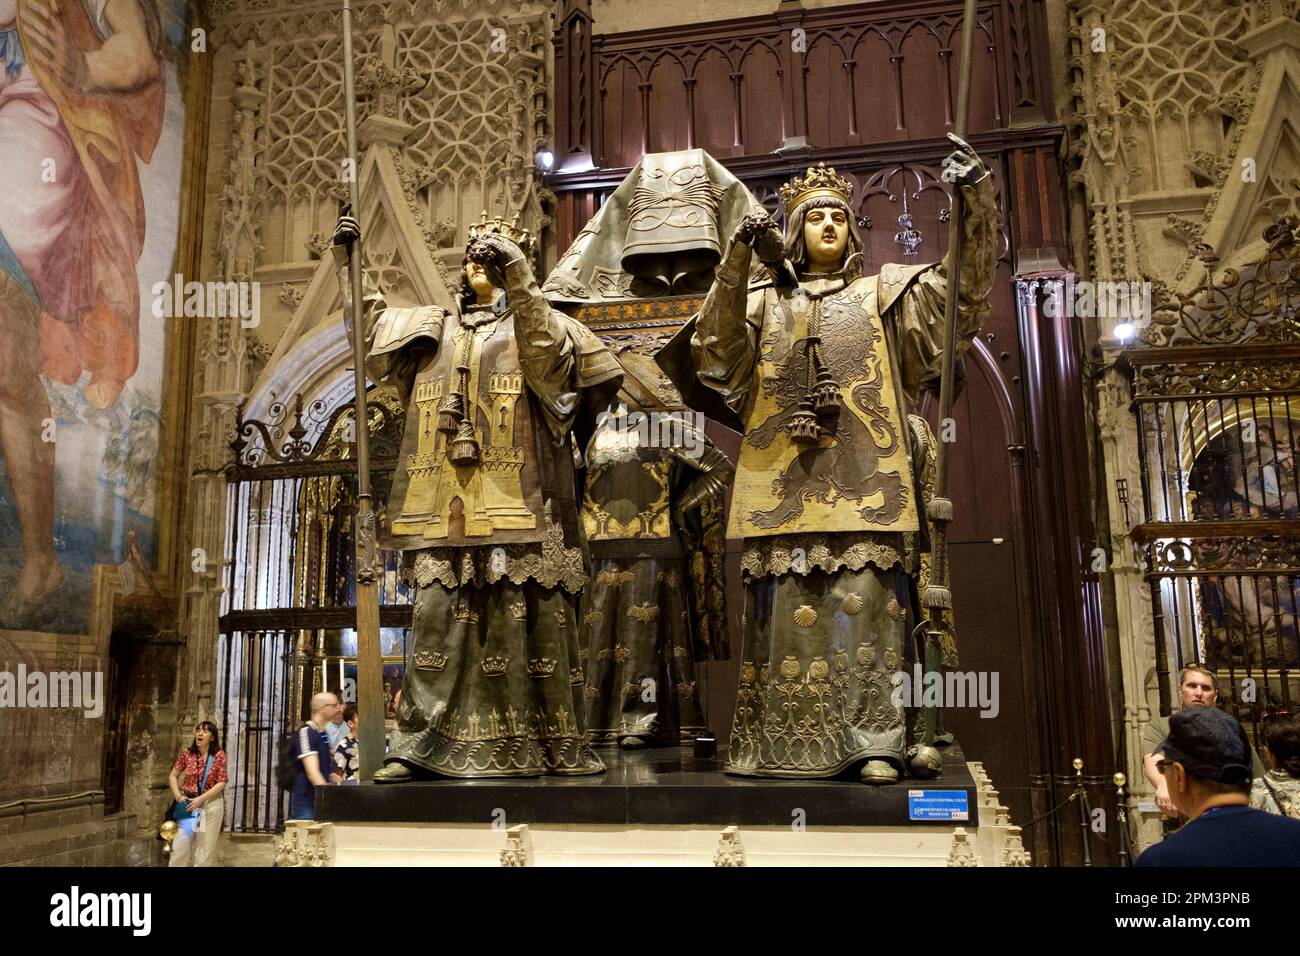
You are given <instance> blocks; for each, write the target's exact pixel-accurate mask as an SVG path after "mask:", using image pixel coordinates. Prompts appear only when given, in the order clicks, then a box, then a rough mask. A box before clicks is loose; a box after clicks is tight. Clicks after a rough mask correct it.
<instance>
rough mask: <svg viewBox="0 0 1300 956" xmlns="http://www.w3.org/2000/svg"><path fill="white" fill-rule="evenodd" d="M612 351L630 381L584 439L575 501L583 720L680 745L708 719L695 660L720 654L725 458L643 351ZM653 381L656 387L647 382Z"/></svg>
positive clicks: (607, 738)
mask: <svg viewBox="0 0 1300 956" xmlns="http://www.w3.org/2000/svg"><path fill="white" fill-rule="evenodd" d="M619 359H620V361H621V362H622V363H623V365H624V368H625V369H626V370H627V372H628V373H629V374H628V376H627V379H626V382H627V384H626V385H625V387H624V390H623V391H621V392H620V393H619V398H618V401H619V405H618V406H617V407H616V408H615V409H613V410H611V413H610V414H608V415H604V416H601V421H600V424H599V425H598V427H597V428H596V432H595V434H594V436H593V437H592V440H591V443H590V446H589V447H588V451H587V482H586V487H585V491H584V496H583V503H582V518H583V523H584V526H585V531H586V535H587V541H588V544H589V547H590V548H591V560H592V583H591V584H590V585H589V586H588V587H587V589H586V591H584V593H583V597H582V625H581V632H580V642H581V645H582V647H583V649H584V650H583V653H584V655H585V660H586V670H587V686H586V689H585V693H586V698H587V700H586V704H587V726H588V728H589V730H590V733H591V737H592V742H593V743H598V744H612V743H616V742H618V741H620V740H623V739H625V738H629V737H636V738H640V739H642V740H646V741H651V742H654V743H658V744H663V745H676V744H678V743H680V742H681V740H682V739H683V738H689V737H693V736H695V735H697V734H698V733H699V732H701V731H702V730H703V729H704V713H703V711H702V709H701V703H700V686H699V681H698V678H697V675H696V664H697V662H699V661H702V660H710V659H720V658H724V657H726V656H727V647H726V641H725V621H724V620H723V618H724V616H725V590H724V581H723V574H722V571H723V561H724V558H725V545H724V544H723V541H722V540H721V539H722V535H723V528H722V521H721V504H722V497H723V494H724V492H725V490H726V487H727V485H728V484H730V481H731V475H732V467H731V463H730V462H729V461H727V458H726V456H725V455H723V454H722V453H721V452H719V451H718V450H717V449H716V448H715V447H713V444H712V443H711V442H710V441H709V440H708V438H707V437H706V436H705V434H704V431H703V428H702V422H698V421H696V419H697V416H695V415H694V414H693V413H691V412H689V411H688V410H686V409H685V408H683V407H682V406H681V404H680V398H679V396H677V395H676V393H675V392H672V387H671V385H669V384H668V383H667V382H666V381H665V382H662V383H656V382H655V381H654V380H655V379H659V378H662V373H661V372H660V371H659V370H658V369H657V368H655V366H654V363H653V361H651V359H650V358H649V357H648V356H644V355H640V354H637V353H636V352H633V351H627V352H624V353H622V354H620V356H619ZM652 384H657V385H658V387H659V388H660V390H661V391H659V392H658V393H657V394H654V395H652V396H647V395H645V394H642V393H643V391H644V390H646V389H649V388H650V387H651V386H652ZM665 392H669V393H671V394H666V393H665ZM652 402H653V403H654V404H652ZM683 512H686V513H685V514H684V513H683ZM684 541H685V542H688V544H687V545H686V546H687V547H688V548H689V549H690V553H689V557H687V556H685V555H684V554H683V544H684Z"/></svg>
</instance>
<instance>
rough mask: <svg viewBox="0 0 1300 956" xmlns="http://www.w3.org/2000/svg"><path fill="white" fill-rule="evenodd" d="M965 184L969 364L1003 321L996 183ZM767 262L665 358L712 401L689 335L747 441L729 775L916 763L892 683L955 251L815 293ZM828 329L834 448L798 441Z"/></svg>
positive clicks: (824, 285)
mask: <svg viewBox="0 0 1300 956" xmlns="http://www.w3.org/2000/svg"><path fill="white" fill-rule="evenodd" d="M961 192H962V194H963V197H964V198H963V201H964V202H965V203H966V206H967V210H968V211H967V215H966V219H965V230H966V231H965V237H964V238H965V243H964V246H963V249H964V259H963V262H962V269H961V278H962V283H961V296H960V304H959V310H960V315H959V318H958V324H959V334H960V335H961V336H962V339H961V341H960V342H959V343H958V349H959V354H960V352H961V351H963V350H964V348H965V346H967V345H968V344H969V339H970V337H971V336H973V335H974V333H975V332H976V330H978V328H979V327H980V324H981V321H982V319H983V317H984V315H986V314H987V310H988V305H987V295H988V291H989V289H990V287H991V285H992V281H993V275H994V270H995V268H996V249H997V241H996V211H995V207H994V203H993V189H992V184H991V181H990V177H989V176H988V175H987V174H986V175H985V176H984V177H983V178H982V179H981V180H980V181H979V182H978V183H976V184H974V185H973V186H963V187H961ZM750 266H751V250H750V247H749V246H748V245H746V244H743V243H733V244H732V246H731V247H730V248H729V249H728V252H727V255H726V257H725V258H724V261H723V264H722V266H721V267H720V268H719V270H718V273H717V277H716V279H715V281H714V284H713V287H712V289H711V290H710V291H709V294H708V296H707V297H706V299H705V303H704V306H703V308H702V309H701V311H700V314H699V315H698V316H697V317H696V318H695V319H693V320H692V321H691V322H690V323H688V325H687V327H686V329H684V330H683V332H682V333H681V334H680V335H679V336H678V339H677V340H675V342H674V344H673V345H670V347H669V349H668V350H667V353H666V354H665V355H664V356H663V358H661V364H662V365H663V366H664V367H665V370H666V371H668V372H669V374H670V375H673V376H674V378H675V380H676V382H677V384H678V385H679V387H681V388H682V391H683V393H684V394H686V395H687V396H688V401H691V402H692V403H693V404H695V405H696V407H701V405H700V403H699V402H696V401H695V394H698V392H699V390H698V389H696V390H695V392H694V394H693V392H692V390H691V388H690V387H689V386H690V385H692V384H695V383H692V382H688V381H686V380H684V376H683V375H682V372H681V369H680V365H675V364H674V361H675V358H674V357H675V356H680V355H681V354H682V351H684V349H682V350H677V349H675V346H681V345H683V344H684V343H687V342H688V343H689V349H690V356H691V364H692V365H693V371H694V375H695V378H696V380H697V382H698V384H700V385H703V386H705V387H706V388H707V389H708V390H711V391H712V392H713V393H714V394H715V395H716V396H718V397H720V398H721V399H722V400H723V401H724V402H725V405H726V409H724V410H723V414H725V413H726V412H727V411H729V412H730V413H731V415H732V417H733V418H738V420H739V424H740V426H741V427H742V428H743V430H744V433H745V438H744V441H743V442H742V445H741V451H740V458H739V461H738V462H737V466H736V483H735V491H734V493H733V496H732V503H731V520H730V524H729V529H728V534H729V536H733V537H739V538H742V539H743V542H744V545H743V553H742V559H741V560H742V568H743V571H744V576H745V587H746V609H745V619H744V624H743V628H742V629H743V632H744V650H743V654H742V658H741V660H742V665H741V672H740V684H739V687H738V689H737V695H736V707H735V711H734V716H733V721H732V728H731V740H730V745H729V751H728V759H727V765H726V769H727V771H728V772H730V773H738V774H747V775H756V776H774V777H803V776H807V777H828V776H833V775H835V774H838V773H840V772H842V771H846V770H849V769H851V768H853V767H854V766H855V765H858V764H860V763H862V762H863V761H865V760H867V759H880V760H886V761H889V762H891V763H893V764H895V765H896V766H898V767H900V768H901V767H902V765H903V757H904V752H905V749H906V733H905V726H904V714H903V707H902V705H901V703H900V702H896V697H895V696H894V695H893V690H894V687H893V685H892V683H891V678H892V677H893V675H894V674H896V673H897V672H898V671H899V670H900V669H901V668H902V667H903V663H904V656H905V655H904V650H905V638H906V633H905V630H906V623H905V622H906V617H907V610H906V608H907V605H908V604H909V603H910V597H909V593H910V588H909V587H908V581H907V576H909V575H914V574H915V573H916V572H917V569H918V560H917V550H918V547H919V543H920V540H921V539H922V538H923V535H924V531H925V523H924V521H925V518H924V504H923V502H920V501H918V498H919V497H920V495H919V493H918V492H919V485H920V482H919V479H920V475H919V467H918V463H917V459H918V454H919V453H921V452H922V448H921V447H920V446H921V445H922V444H923V442H921V441H918V440H917V438H914V437H913V435H912V434H911V433H912V432H913V431H914V429H910V428H908V427H907V426H906V425H905V422H906V412H907V409H908V408H909V407H911V406H912V405H913V404H914V403H915V402H916V400H917V398H918V394H919V391H920V388H921V386H922V384H923V383H926V382H930V381H934V380H936V379H937V378H938V374H939V369H940V364H941V361H942V355H943V345H944V338H945V330H944V297H945V292H946V284H947V275H948V269H949V266H948V259H947V258H945V260H944V261H943V262H940V263H938V264H935V265H930V266H912V267H902V266H895V265H887V266H885V268H884V269H883V270H882V271H881V273H880V274H879V275H878V276H871V277H869V278H857V279H853V278H851V277H846V276H844V275H843V274H840V275H834V276H825V277H819V278H816V279H811V280H805V281H801V282H800V284H799V285H798V286H790V285H777V284H775V283H773V282H772V281H771V280H770V279H768V280H767V281H755V282H752V283H751V282H750V281H749V280H750V274H751V273H750ZM756 271H757V270H756ZM810 336H811V337H814V338H815V339H816V341H817V343H818V348H819V350H820V356H819V359H818V361H820V362H821V363H822V365H823V367H825V368H826V369H828V370H829V372H830V373H831V375H832V377H833V379H834V382H835V383H836V385H837V386H838V402H839V406H840V411H839V414H838V416H836V417H835V418H833V419H830V420H828V421H826V422H823V424H824V425H828V426H829V427H826V428H823V430H822V431H821V434H820V438H819V439H818V440H817V441H815V442H813V443H797V442H796V441H795V440H794V438H793V437H792V432H793V429H792V428H791V427H790V423H791V420H792V416H794V415H795V413H796V412H798V411H799V410H800V402H801V400H802V399H803V395H804V394H805V390H806V389H808V388H809V387H810V382H809V381H808V379H807V377H808V376H810V375H811V371H810V370H811V369H812V368H813V363H812V361H811V360H809V359H808V354H807V351H806V345H805V344H804V343H806V342H807V341H809V337H810ZM801 376H803V377H802V378H801ZM716 407H717V406H716V404H715V405H711V406H707V407H702V408H701V410H703V411H706V412H708V413H709V414H716V412H715V411H714V408H716ZM914 444H915V445H917V447H913V446H914Z"/></svg>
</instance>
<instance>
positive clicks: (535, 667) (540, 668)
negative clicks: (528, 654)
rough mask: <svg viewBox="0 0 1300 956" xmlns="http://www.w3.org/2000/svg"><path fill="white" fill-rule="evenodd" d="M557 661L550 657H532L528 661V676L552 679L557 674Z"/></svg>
mask: <svg viewBox="0 0 1300 956" xmlns="http://www.w3.org/2000/svg"><path fill="white" fill-rule="evenodd" d="M555 664H556V661H555V660H554V659H552V658H550V657H532V658H529V660H528V676H529V677H534V678H541V677H550V676H551V675H552V674H554V673H555Z"/></svg>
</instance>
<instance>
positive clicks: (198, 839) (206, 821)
mask: <svg viewBox="0 0 1300 956" xmlns="http://www.w3.org/2000/svg"><path fill="white" fill-rule="evenodd" d="M178 775H179V776H180V779H179V780H178V779H177V777H178ZM168 779H169V781H170V783H171V787H172V795H173V796H175V797H176V802H177V803H178V804H180V805H181V806H182V807H184V808H186V809H188V810H189V811H190V812H194V811H198V813H197V814H195V815H194V816H191V817H188V818H186V819H184V820H180V821H178V823H179V825H180V830H179V831H178V832H177V834H176V838H175V839H174V840H172V853H171V860H170V862H169V863H168V866H190V865H191V857H192V858H193V865H194V866H211V865H212V862H213V859H214V857H215V856H216V850H217V837H218V836H220V834H221V818H222V816H223V814H224V813H225V806H224V805H223V803H222V800H221V792H222V791H223V790H225V789H226V752H225V751H224V750H222V749H221V740H220V737H219V736H218V734H217V725H216V724H214V723H212V721H210V720H205V721H203V722H202V723H200V724H199V725H198V726H197V727H195V728H194V742H193V743H192V744H190V746H189V747H188V748H187V749H185V750H182V751H181V755H180V756H179V757H177V758H176V763H175V764H174V765H173V766H172V772H171V776H170V777H169V778H168ZM196 843H197V844H198V847H197V849H195V844H196Z"/></svg>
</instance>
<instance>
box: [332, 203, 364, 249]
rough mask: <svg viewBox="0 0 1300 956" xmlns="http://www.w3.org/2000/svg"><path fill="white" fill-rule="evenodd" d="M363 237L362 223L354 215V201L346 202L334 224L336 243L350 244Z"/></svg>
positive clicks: (339, 244) (337, 244)
mask: <svg viewBox="0 0 1300 956" xmlns="http://www.w3.org/2000/svg"><path fill="white" fill-rule="evenodd" d="M360 238H361V223H359V222H357V220H356V217H355V216H353V215H352V203H346V204H344V206H343V211H342V212H341V213H339V219H338V222H336V223H335V224H334V245H336V246H350V245H352V243H354V242H356V241H357V240H358V239H360Z"/></svg>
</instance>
